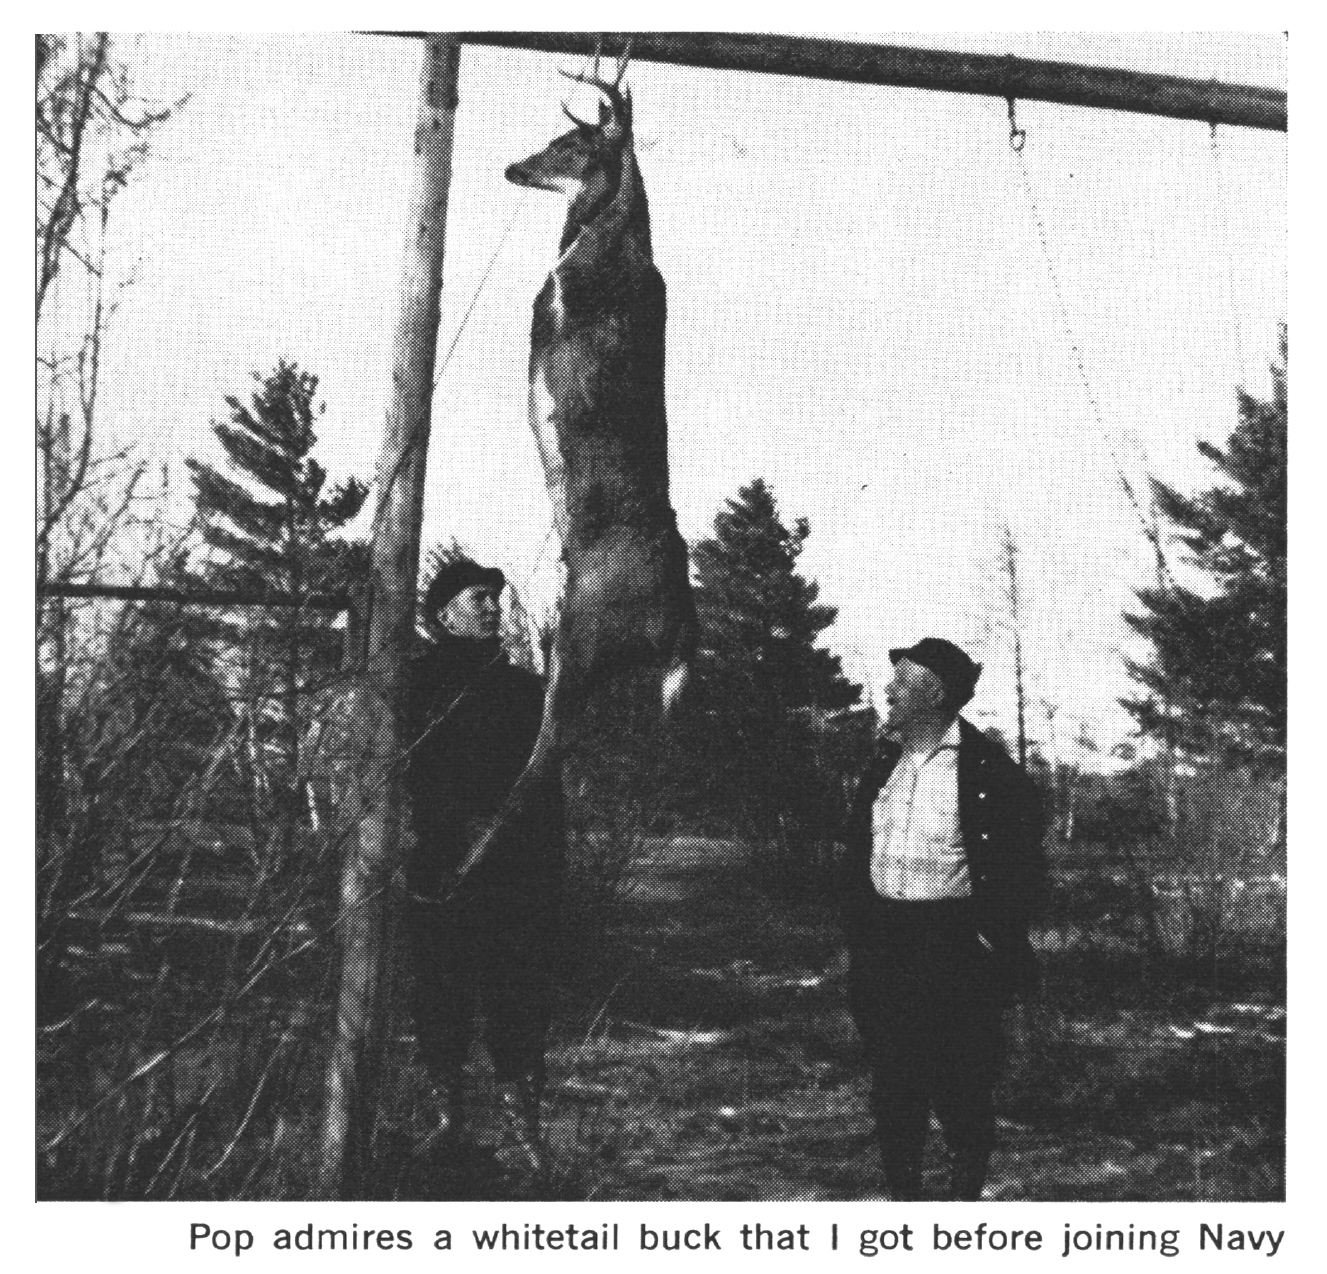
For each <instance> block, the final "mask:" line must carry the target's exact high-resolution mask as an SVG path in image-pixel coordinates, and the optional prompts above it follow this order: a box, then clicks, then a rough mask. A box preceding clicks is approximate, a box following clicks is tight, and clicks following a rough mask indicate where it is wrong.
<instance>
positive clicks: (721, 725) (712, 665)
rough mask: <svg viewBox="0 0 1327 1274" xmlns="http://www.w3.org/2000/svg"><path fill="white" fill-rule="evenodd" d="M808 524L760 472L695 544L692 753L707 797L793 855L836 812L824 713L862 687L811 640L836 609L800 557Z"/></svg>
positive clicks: (852, 699) (820, 833) (853, 698)
mask: <svg viewBox="0 0 1327 1274" xmlns="http://www.w3.org/2000/svg"><path fill="white" fill-rule="evenodd" d="M809 534H810V525H809V523H808V522H807V521H806V519H805V518H799V519H797V521H796V522H794V524H793V525H792V527H791V528H789V527H788V526H786V525H785V524H784V522H783V520H782V519H781V518H780V516H779V510H778V505H777V503H776V501H775V498H774V493H773V492H772V491H771V490H770V488H769V487H768V486H767V485H766V484H765V482H764V481H763V480H762V479H760V478H757V479H756V480H755V481H753V482H751V483H750V484H749V485H748V486H745V487H743V488H742V489H741V490H740V491H739V492H738V493H737V497H736V498H735V499H732V500H729V501H727V504H726V507H725V508H724V509H721V510H720V511H719V513H718V514H717V515H716V517H715V519H714V536H713V538H711V539H707V540H703V541H701V542H700V543H699V544H697V545H696V546H695V548H694V550H693V553H692V560H693V562H694V563H695V569H696V583H697V588H696V600H697V608H698V611H699V615H700V621H701V640H700V650H699V653H698V660H697V670H698V679H699V683H700V684H699V694H698V695H697V701H698V702H699V703H701V704H703V705H704V716H705V721H704V725H703V728H702V729H701V730H700V738H699V740H698V746H697V747H696V748H695V749H694V754H695V756H696V757H697V759H698V760H699V761H700V762H701V765H702V767H703V769H702V774H701V778H702V780H703V781H702V782H701V784H700V786H701V788H702V790H703V791H704V792H705V793H706V795H707V797H708V801H707V804H709V805H710V806H711V807H712V808H714V807H722V806H727V807H728V809H729V810H730V811H732V812H735V813H737V814H738V815H739V816H740V817H741V819H742V821H743V823H744V825H745V828H746V830H748V831H749V832H750V833H751V834H753V835H755V836H756V838H757V839H759V840H762V841H764V842H766V843H767V844H769V845H773V846H777V847H779V848H780V849H781V850H782V856H783V858H784V859H785V860H786V859H787V858H788V856H789V855H791V856H793V857H794V858H797V857H800V856H801V855H802V853H803V851H804V850H805V848H806V846H807V845H808V843H809V842H810V841H812V840H815V839H817V838H822V837H824V836H825V835H826V833H827V832H828V830H829V827H830V825H831V824H832V823H833V820H834V811H833V809H832V808H831V806H832V805H833V804H834V803H835V799H836V793H835V792H834V787H835V784H834V782H833V781H832V778H831V776H829V775H827V774H826V772H825V770H826V758H827V757H828V756H829V754H830V753H831V752H832V751H833V748H832V746H831V743H830V739H829V735H828V732H827V730H826V725H827V722H829V721H830V720H831V719H832V718H833V716H834V715H835V714H837V713H839V712H840V711H841V710H842V709H846V708H849V707H850V706H851V705H853V704H854V703H856V702H857V701H858V699H859V698H860V696H861V687H860V686H857V685H854V684H853V683H852V682H851V681H849V680H848V679H847V678H846V677H845V676H844V675H843V669H842V666H841V663H840V660H839V657H838V656H837V655H834V654H832V653H831V652H829V651H828V650H825V649H823V648H822V647H819V646H817V645H816V644H815V643H816V639H817V638H818V637H819V636H820V634H821V633H823V632H824V631H825V630H826V629H827V628H829V626H830V625H831V624H832V623H833V622H834V618H835V615H836V614H837V612H836V610H835V608H834V607H832V606H825V605H822V604H819V603H818V602H817V598H818V596H819V592H820V589H819V585H817V584H816V583H815V582H814V581H813V580H809V579H807V578H806V577H805V576H803V575H802V574H801V573H800V572H799V570H798V567H797V559H798V557H799V556H800V555H801V552H802V549H803V546H804V544H805V542H806V539H807V537H808V535H809Z"/></svg>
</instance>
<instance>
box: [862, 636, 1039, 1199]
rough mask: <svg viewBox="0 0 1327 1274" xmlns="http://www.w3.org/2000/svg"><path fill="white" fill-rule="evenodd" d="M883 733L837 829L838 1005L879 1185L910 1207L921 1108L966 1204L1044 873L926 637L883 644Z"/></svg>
mask: <svg viewBox="0 0 1327 1274" xmlns="http://www.w3.org/2000/svg"><path fill="white" fill-rule="evenodd" d="M889 653H890V659H891V660H892V661H893V663H894V677H893V680H892V681H891V683H890V686H889V690H888V692H887V694H886V701H887V703H888V713H887V716H886V719H885V730H884V733H885V736H886V737H885V738H884V739H883V740H882V742H881V745H880V747H879V750H878V752H877V754H876V756H875V757H874V758H873V760H872V762H871V764H870V765H869V766H868V768H867V770H866V773H865V775H864V776H863V778H862V780H861V783H860V785H859V788H858V792H857V797H856V800H855V801H854V803H853V807H852V812H851V814H850V815H849V821H848V827H847V832H846V835H845V837H844V839H845V841H846V843H847V855H846V857H845V860H844V874H843V880H842V892H841V919H842V924H843V929H844V937H845V939H846V941H847V946H848V952H849V958H850V963H849V976H848V996H849V1004H850V1007H851V1010H852V1014H853V1017H854V1019H855V1020H856V1023H857V1029H858V1031H859V1033H860V1035H861V1037H862V1043H863V1046H864V1048H865V1051H866V1057H867V1061H868V1064H869V1065H870V1068H871V1074H872V1090H871V1100H872V1107H873V1112H874V1114H875V1120H876V1131H877V1136H878V1139H879V1142H880V1156H881V1164H882V1167H883V1169H884V1174H885V1182H886V1184H887V1185H888V1187H889V1189H890V1192H891V1194H892V1195H893V1197H894V1198H895V1199H918V1198H921V1197H922V1194H921V1188H922V1152H923V1148H924V1146H925V1141H926V1132H927V1127H928V1125H929V1118H930V1112H931V1111H932V1110H934V1112H935V1115H936V1118H937V1119H938V1120H939V1121H940V1126H941V1129H942V1130H943V1132H944V1136H945V1142H946V1145H947V1147H948V1149H949V1156H950V1178H949V1197H950V1198H953V1199H979V1198H980V1197H981V1190H982V1186H983V1184H984V1182H985V1179H986V1170H987V1165H988V1162H989V1160H990V1155H991V1151H992V1149H993V1148H994V1145H995V1116H994V1110H993V1106H992V1100H991V1093H992V1089H993V1088H994V1085H995V1081H996V1078H997V1076H998V1072H999V1067H1000V1061H1001V1053H1002V1048H1003V1041H1002V1024H1001V1016H1002V1010H1003V1009H1004V1008H1005V1006H1006V1005H1007V1004H1008V1003H1009V1002H1010V1001H1011V1000H1012V999H1013V998H1014V996H1015V995H1016V994H1017V993H1018V991H1019V990H1020V989H1021V988H1024V987H1026V986H1028V985H1030V984H1031V983H1033V982H1034V981H1035V978H1036V960H1035V957H1034V955H1033V952H1032V948H1031V946H1030V944H1029V942H1028V922H1029V919H1030V916H1031V913H1032V909H1033V908H1034V907H1035V905H1036V901H1037V896H1038V893H1039V891H1040V888H1041V884H1042V879H1043V876H1044V871H1045V863H1044V859H1043V856H1042V847H1041V837H1042V822H1041V808H1040V801H1039V798H1038V795H1037V791H1036V789H1035V788H1034V787H1033V785H1032V783H1031V782H1030V781H1029V780H1028V778H1027V777H1026V776H1025V775H1024V774H1023V772H1022V771H1021V770H1020V769H1019V768H1018V767H1017V766H1016V765H1015V764H1014V762H1013V761H1012V760H1010V758H1009V757H1008V755H1007V754H1006V753H1005V752H1004V750H1003V749H1002V748H1000V747H999V746H998V745H997V744H995V743H994V742H992V741H991V740H990V739H988V738H987V737H986V736H985V735H984V734H982V733H981V731H979V730H977V729H975V728H974V727H973V726H972V725H970V724H969V723H968V722H967V721H965V720H963V719H962V718H961V717H959V716H958V711H959V709H960V708H961V707H962V706H963V705H964V704H965V703H967V702H968V700H969V699H971V698H972V694H973V690H974V689H975V687H976V684H977V678H978V677H979V676H980V674H981V666H980V665H979V664H976V663H974V662H973V661H972V660H971V659H969V658H968V656H967V655H966V654H964V653H963V651H961V650H960V649H959V648H958V647H957V646H955V645H953V644H952V643H951V642H948V641H944V640H942V639H938V638H934V637H927V638H924V639H923V640H922V641H919V642H918V643H917V644H916V645H915V646H912V647H910V648H907V649H896V650H891V651H890V652H889Z"/></svg>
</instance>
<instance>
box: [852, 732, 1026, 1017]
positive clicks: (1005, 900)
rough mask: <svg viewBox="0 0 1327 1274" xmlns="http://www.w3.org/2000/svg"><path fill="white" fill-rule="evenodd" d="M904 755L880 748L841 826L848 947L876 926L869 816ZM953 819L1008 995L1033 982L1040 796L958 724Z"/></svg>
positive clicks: (1001, 756)
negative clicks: (1030, 931) (1031, 925)
mask: <svg viewBox="0 0 1327 1274" xmlns="http://www.w3.org/2000/svg"><path fill="white" fill-rule="evenodd" d="M901 755H902V749H901V748H900V747H899V746H898V744H896V743H884V744H882V745H881V749H880V751H879V752H878V753H877V755H876V757H875V758H874V759H873V760H872V762H871V763H870V765H869V766H868V767H867V769H866V772H865V774H864V775H863V776H862V779H861V782H860V784H859V785H858V788H857V795H856V798H855V799H854V801H853V805H852V810H851V813H850V814H849V816H848V822H847V825H846V828H845V833H844V838H843V839H844V841H845V843H846V847H847V854H846V856H845V858H844V862H843V869H842V877H841V881H840V885H841V887H840V916H841V921H842V924H843V930H844V937H845V938H846V940H847V943H848V946H849V948H850V949H851V948H853V947H856V946H860V945H862V944H863V943H864V942H866V941H869V938H870V934H871V926H872V925H873V924H878V923H880V922H879V911H880V909H879V908H878V907H876V906H875V905H874V904H875V901H876V900H877V899H878V897H879V895H878V894H877V893H876V891H875V886H874V884H873V883H872V881H871V850H872V837H871V810H872V807H873V806H874V804H875V800H876V797H877V796H878V795H879V794H880V790H881V789H882V788H883V787H884V785H885V783H886V782H888V780H889V776H890V774H891V773H893V770H894V766H895V765H896V764H897V763H898V759H899V757H900V756H901ZM958 821H959V828H960V830H961V833H962V836H963V848H964V850H965V851H966V854H967V860H968V875H969V877H970V879H971V882H972V899H973V907H974V911H975V919H976V925H977V931H978V933H979V934H980V935H981V936H982V937H983V938H985V939H986V941H987V942H988V943H989V944H990V946H991V948H992V955H993V959H994V962H995V975H996V982H997V985H999V986H1000V987H1001V988H1002V989H1003V990H1004V991H1006V992H1013V991H1015V990H1017V989H1020V988H1025V987H1027V986H1029V985H1032V984H1034V983H1035V980H1036V970H1037V965H1036V957H1035V956H1034V955H1033V952H1032V946H1031V944H1030V943H1029V941H1028V924H1029V921H1030V920H1031V918H1032V916H1033V914H1034V912H1035V910H1036V908H1037V907H1038V905H1039V902H1040V898H1041V892H1042V888H1043V884H1044V880H1045V872H1046V861H1045V856H1044V852H1043V849H1042V843H1041V842H1042V835H1043V831H1044V827H1043V823H1042V814H1041V798H1040V796H1039V795H1038V792H1037V789H1036V787H1035V786H1034V785H1033V783H1032V781H1031V780H1030V779H1029V778H1028V777H1027V776H1026V775H1025V774H1024V773H1023V771H1022V770H1020V769H1019V768H1018V766H1017V765H1015V764H1014V762H1013V761H1012V760H1011V759H1010V758H1009V756H1008V754H1007V753H1006V752H1005V751H1004V749H1003V748H1001V747H1000V746H999V745H998V744H996V743H994V742H992V741H991V740H990V739H988V738H987V737H986V735H984V734H983V733H982V732H981V731H980V730H978V729H977V728H976V727H975V726H973V725H971V724H969V723H968V722H967V721H965V720H963V719H962V718H959V746H958Z"/></svg>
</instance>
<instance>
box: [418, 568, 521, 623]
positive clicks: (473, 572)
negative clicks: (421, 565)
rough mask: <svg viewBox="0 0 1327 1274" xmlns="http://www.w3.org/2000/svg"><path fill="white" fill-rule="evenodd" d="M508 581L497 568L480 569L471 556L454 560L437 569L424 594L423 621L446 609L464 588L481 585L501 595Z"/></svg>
mask: <svg viewBox="0 0 1327 1274" xmlns="http://www.w3.org/2000/svg"><path fill="white" fill-rule="evenodd" d="M506 582H507V577H506V576H505V575H504V574H503V573H502V572H501V571H500V570H498V568H497V567H496V566H480V565H479V563H478V562H476V561H473V560H472V559H470V558H468V557H454V558H452V559H451V560H450V561H448V562H444V563H443V564H442V565H441V566H440V567H438V573H437V574H436V575H435V576H434V577H433V579H432V581H431V582H430V584H429V586H428V591H427V592H425V594H424V618H425V619H432V618H433V617H434V616H435V615H437V614H438V612H439V611H442V610H445V609H446V608H447V603H448V602H450V601H451V600H452V598H453V597H455V596H456V594H457V593H459V592H461V591H462V590H463V589H467V588H473V587H474V586H475V585H476V584H478V585H480V586H481V587H482V588H491V589H493V591H494V592H501V591H502V587H503V585H504V584H506Z"/></svg>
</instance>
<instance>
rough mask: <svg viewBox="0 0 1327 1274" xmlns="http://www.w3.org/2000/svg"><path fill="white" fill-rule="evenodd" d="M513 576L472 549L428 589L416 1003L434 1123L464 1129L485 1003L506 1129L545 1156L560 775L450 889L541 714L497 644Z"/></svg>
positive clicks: (416, 855)
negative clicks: (470, 1059)
mask: <svg viewBox="0 0 1327 1274" xmlns="http://www.w3.org/2000/svg"><path fill="white" fill-rule="evenodd" d="M504 583H505V580H504V577H503V574H502V572H501V571H500V570H497V569H496V568H493V567H484V566H480V565H479V564H478V563H476V562H473V561H471V560H470V559H469V558H466V557H459V556H458V557H454V558H453V559H451V560H450V561H448V562H446V563H444V564H443V566H442V567H441V568H440V569H439V570H438V572H437V574H436V576H435V577H434V579H433V581H432V582H431V583H430V585H429V587H428V590H427V592H426V593H425V597H424V606H423V617H424V626H425V628H426V630H427V632H428V634H429V636H430V638H431V641H430V643H429V645H428V646H427V648H426V649H425V650H424V651H423V652H422V653H420V654H419V655H418V656H417V657H416V658H414V659H413V660H412V661H411V663H410V664H409V666H408V669H407V674H406V701H405V708H404V719H405V739H406V745H407V748H408V751H407V755H406V759H405V768H404V778H405V787H406V791H407V792H408V794H409V796H410V808H411V816H412V821H413V824H414V831H415V848H414V852H413V853H412V855H411V856H410V858H409V860H408V863H407V868H406V882H407V887H408V890H409V894H410V903H409V907H408V937H409V946H410V954H411V961H412V965H413V974H414V977H413V989H412V998H411V1007H412V1010H413V1013H414V1019H415V1028H416V1036H417V1039H418V1043H419V1054H420V1060H421V1061H422V1063H423V1065H424V1067H425V1069H426V1070H427V1072H428V1075H429V1078H430V1080H431V1081H432V1083H433V1086H434V1092H435V1095H436V1100H437V1110H438V1134H439V1135H441V1136H456V1135H457V1134H459V1132H460V1128H461V1106H460V1103H461V1098H462V1091H461V1089H462V1081H463V1073H464V1065H465V1060H466V1055H467V1053H468V1052H469V1048H470V1044H471V1042H472V1040H473V1038H474V1036H475V1013H476V1009H477V1008H482V1010H483V1015H484V1018H485V1020H486V1022H487V1027H488V1031H487V1038H486V1043H487V1045H488V1051H489V1054H490V1056H491V1058H492V1061H493V1069H494V1072H495V1074H496V1078H497V1081H498V1091H499V1099H500V1101H501V1104H502V1109H503V1113H504V1116H505V1117H506V1119H507V1122H508V1126H509V1132H510V1134H511V1136H512V1137H513V1138H514V1139H515V1142H516V1144H517V1145H518V1146H519V1147H520V1149H521V1150H522V1151H523V1152H524V1154H525V1155H526V1157H527V1158H528V1159H529V1161H530V1163H531V1164H532V1166H536V1167H537V1166H538V1163H539V1149H538V1147H539V1125H538V1119H539V1096H540V1092H541V1090H542V1087H543V1081H544V1036H545V1034H546V1033H547V1030H548V1025H549V1020H550V1013H551V988H550V984H549V976H548V970H549V953H550V950H551V948H552V945H553V941H554V938H555V935H556V925H557V909H558V891H559V885H560V881H561V874H562V865H563V859H564V856H565V830H564V825H563V807H562V791H561V787H560V785H558V784H557V783H552V784H550V785H549V786H548V788H547V790H546V791H545V792H543V793H540V794H539V796H538V797H537V798H536V799H535V800H534V801H533V802H532V803H531V805H530V806H529V808H528V810H527V811H526V812H525V813H523V814H522V817H521V823H520V826H519V827H517V828H516V829H515V834H513V835H512V836H510V837H504V838H503V839H502V841H500V842H498V843H497V844H496V845H495V847H494V849H493V852H492V853H491V854H490V855H489V856H488V857H487V858H486V859H484V860H483V861H482V862H481V863H480V864H479V865H478V866H477V867H476V868H475V869H474V871H473V872H472V873H471V874H470V875H469V876H468V877H467V878H466V880H465V882H464V884H463V885H462V886H461V887H460V888H459V889H458V890H457V891H456V894H455V896H454V897H452V898H450V899H446V900H444V899H445V895H446V893H447V889H448V885H449V882H450V879H451V874H452V873H453V872H454V871H455V869H456V868H457V866H459V864H460V862H461V860H462V859H463V858H464V857H465V854H466V851H467V849H468V848H469V846H470V844H471V843H472V842H473V840H474V839H475V837H476V836H477V835H479V834H480V833H481V832H482V831H483V830H484V828H485V827H486V826H487V825H488V824H489V823H490V822H491V820H492V819H493V818H494V817H495V816H496V815H497V814H498V812H499V810H500V809H501V807H502V805H503V802H504V801H505V799H506V797H507V794H508V792H510V790H511V787H512V785H513V783H515V781H516V779H517V777H518V776H519V774H520V773H521V770H522V769H523V768H524V766H525V763H526V761H527V760H528V759H529V756H530V752H531V749H532V748H533V746H534V741H535V736H536V735H537V734H538V732H539V724H540V720H541V718H542V715H543V698H544V695H543V685H542V683H541V682H540V680H539V678H538V677H536V676H535V675H534V674H533V673H531V672H527V671H526V670H524V669H522V668H517V667H515V666H514V665H513V664H511V663H510V662H509V661H508V660H507V657H506V654H505V653H504V651H503V648H502V640H501V637H500V635H499V631H500V621H501V615H502V611H501V605H500V602H499V598H500V596H501V593H502V588H503V585H504Z"/></svg>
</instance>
